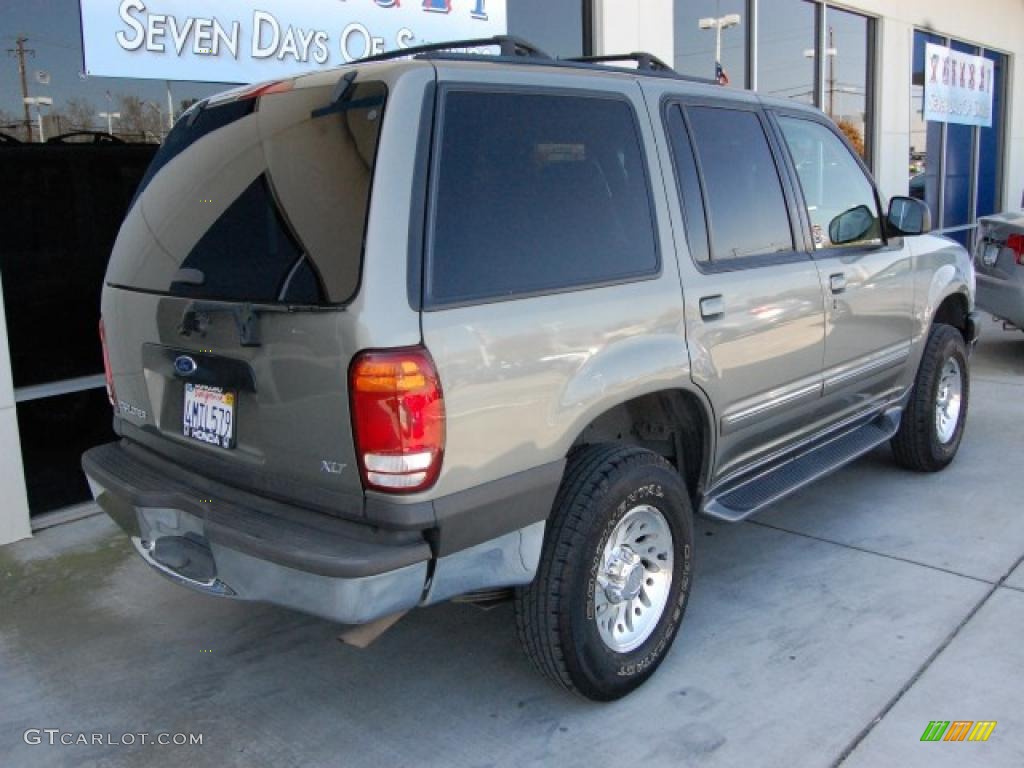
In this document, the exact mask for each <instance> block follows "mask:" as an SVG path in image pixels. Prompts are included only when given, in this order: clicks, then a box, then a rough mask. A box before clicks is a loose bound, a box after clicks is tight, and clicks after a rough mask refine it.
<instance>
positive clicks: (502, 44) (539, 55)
mask: <svg viewBox="0 0 1024 768" xmlns="http://www.w3.org/2000/svg"><path fill="white" fill-rule="evenodd" d="M486 45H496V46H498V47H499V48H500V49H501V54H500V55H501V56H504V57H514V56H523V57H527V58H535V59H550V58H551V56H549V55H548V54H547V53H545V52H544V51H542V50H541V49H540V48H538V47H537V46H535V45H533V43H529V42H527V41H526V40H523V39H522V38H521V37H515V36H514V35H495V36H494V37H478V38H473V39H471V40H447V41H445V42H443V43H429V44H428V45H416V46H413V47H411V48H397V49H395V50H393V51H387V52H385V53H378V54H377V55H375V56H367V57H366V58H365V59H356V60H355V61H353V62H352V63H353V64H364V63H367V62H374V61H390V60H391V59H402V58H405V57H406V56H417V55H419V54H423V53H438V52H443V51H451V50H455V49H461V48H482V47H483V46H486Z"/></svg>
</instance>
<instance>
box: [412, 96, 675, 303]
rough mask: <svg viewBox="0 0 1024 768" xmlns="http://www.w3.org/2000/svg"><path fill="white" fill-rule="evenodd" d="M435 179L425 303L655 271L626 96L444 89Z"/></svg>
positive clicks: (645, 192)
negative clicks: (624, 97) (445, 91)
mask: <svg viewBox="0 0 1024 768" xmlns="http://www.w3.org/2000/svg"><path fill="white" fill-rule="evenodd" d="M434 184H435V186H434V194H433V198H432V210H433V228H432V233H431V239H430V241H429V256H428V276H427V291H426V293H427V296H426V299H427V303H428V305H431V304H432V305H438V304H451V303H463V302H472V301H479V300H489V299H499V298H506V297H512V296H517V295H524V294H534V293H544V292H554V291H560V290H566V289H570V288H574V287H580V286H585V285H596V284H601V283H610V282H616V281H620V280H625V279H630V278H636V277H640V276H645V275H653V274H656V273H657V272H658V269H659V261H658V252H657V247H656V240H655V234H654V220H653V214H652V211H651V198H650V188H649V183H648V180H647V174H646V170H645V167H644V156H643V151H642V145H641V138H640V133H639V129H638V127H637V123H636V116H635V114H634V112H633V108H632V106H631V105H630V104H629V102H627V101H626V100H624V99H618V98H603V97H590V96H574V95H561V94H538V93H525V92H524V93H518V92H499V93H485V92H479V91H459V90H453V91H449V92H448V93H447V95H446V97H445V99H444V103H443V114H442V129H441V135H440V151H439V152H438V153H437V161H436V164H435V169H434Z"/></svg>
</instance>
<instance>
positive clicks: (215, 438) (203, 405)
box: [183, 384, 235, 448]
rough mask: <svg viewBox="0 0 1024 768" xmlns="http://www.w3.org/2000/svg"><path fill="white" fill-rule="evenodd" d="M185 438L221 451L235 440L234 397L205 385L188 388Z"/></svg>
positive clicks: (194, 385)
mask: <svg viewBox="0 0 1024 768" xmlns="http://www.w3.org/2000/svg"><path fill="white" fill-rule="evenodd" d="M183 429H184V433H185V437H190V438H192V439H193V440H198V441H200V442H202V443H207V444H208V445H216V446H217V447H219V448H231V447H232V446H233V445H234V438H235V393H234V392H226V391H224V390H223V389H221V388H220V387H208V386H205V385H204V384H186V385H185V415H184V427H183Z"/></svg>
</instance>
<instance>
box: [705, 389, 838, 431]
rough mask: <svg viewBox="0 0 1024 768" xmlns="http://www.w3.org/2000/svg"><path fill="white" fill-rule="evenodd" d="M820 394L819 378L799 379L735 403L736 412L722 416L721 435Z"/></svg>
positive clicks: (747, 425)
mask: <svg viewBox="0 0 1024 768" xmlns="http://www.w3.org/2000/svg"><path fill="white" fill-rule="evenodd" d="M821 392H822V389H821V376H815V377H814V378H813V379H812V380H810V381H808V380H807V379H801V380H799V381H796V382H793V383H792V384H788V385H786V386H785V387H778V388H777V389H773V390H770V391H768V392H765V393H763V394H760V395H757V396H756V397H753V398H749V399H748V400H746V401H745V402H741V403H737V406H736V410H733V411H732V412H731V413H726V414H724V415H723V416H722V425H721V430H722V434H723V435H727V434H729V433H730V432H735V431H737V430H739V429H745V428H746V427H749V426H751V425H753V424H756V423H758V422H759V421H762V420H764V419H766V418H768V417H769V416H771V415H772V412H773V411H775V410H776V409H778V408H781V407H782V406H785V405H792V404H793V403H795V402H798V401H800V400H806V399H810V398H811V397H821Z"/></svg>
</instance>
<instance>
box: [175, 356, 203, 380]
mask: <svg viewBox="0 0 1024 768" xmlns="http://www.w3.org/2000/svg"><path fill="white" fill-rule="evenodd" d="M198 367H199V366H198V365H196V361H195V360H193V359H192V358H191V357H189V356H188V355H181V356H180V357H178V358H177V359H175V361H174V370H175V371H176V372H177V374H178V375H179V376H191V375H192V374H193V373H195V372H196V369H197V368H198Z"/></svg>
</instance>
